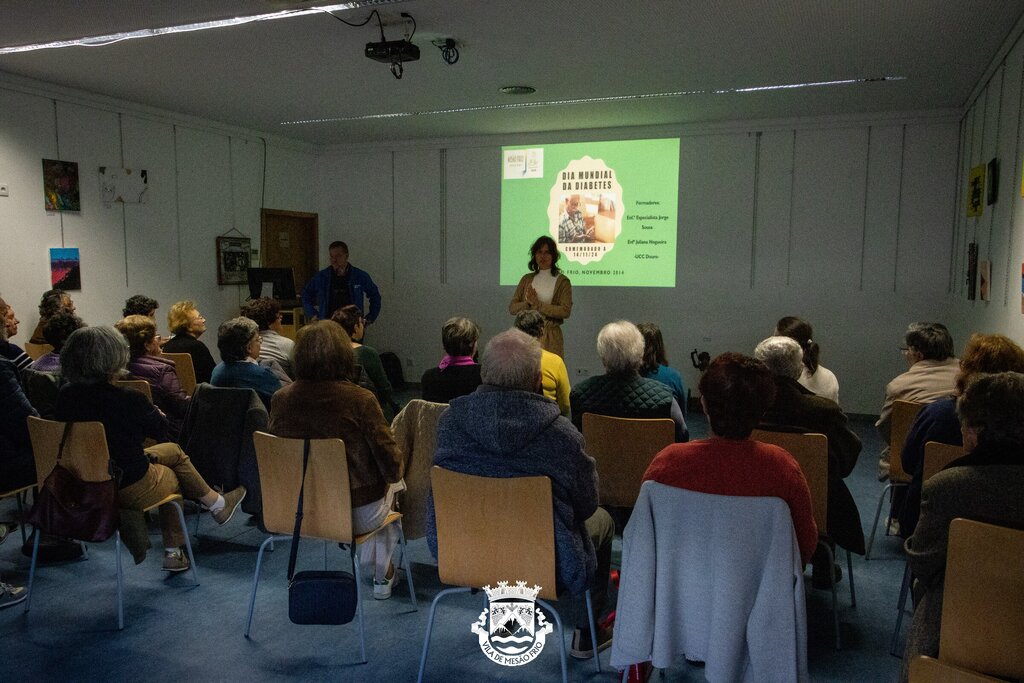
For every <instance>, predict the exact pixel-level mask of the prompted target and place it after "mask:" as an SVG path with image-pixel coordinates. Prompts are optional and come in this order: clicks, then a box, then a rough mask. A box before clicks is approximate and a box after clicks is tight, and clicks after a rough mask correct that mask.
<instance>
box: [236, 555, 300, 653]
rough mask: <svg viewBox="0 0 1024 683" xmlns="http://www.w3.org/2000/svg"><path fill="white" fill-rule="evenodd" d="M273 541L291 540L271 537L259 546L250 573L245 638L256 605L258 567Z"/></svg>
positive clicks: (247, 634) (250, 625)
mask: <svg viewBox="0 0 1024 683" xmlns="http://www.w3.org/2000/svg"><path fill="white" fill-rule="evenodd" d="M275 539H277V540H285V539H287V540H291V536H271V537H269V538H267V539H266V540H265V541H263V543H261V544H260V551H259V552H258V553H256V570H255V571H254V572H253V573H252V593H250V594H249V616H248V618H247V619H246V621H245V637H246V638H248V637H249V630H250V628H252V611H253V607H254V606H255V605H256V587H257V586H258V585H259V583H260V566H261V565H262V564H263V551H265V550H266V549H267V546H268V545H270V544H272V543H273V542H274V540H275Z"/></svg>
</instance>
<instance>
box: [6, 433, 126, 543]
mask: <svg viewBox="0 0 1024 683" xmlns="http://www.w3.org/2000/svg"><path fill="white" fill-rule="evenodd" d="M72 424H73V423H71V422H68V423H67V424H65V425H64V434H63V435H62V436H61V440H60V450H59V451H58V452H57V464H56V465H55V466H54V468H53V471H52V472H50V474H49V475H48V476H47V477H46V479H45V480H43V486H42V488H41V489H40V490H39V494H38V495H37V496H36V498H35V503H34V504H33V505H32V510H31V511H30V512H29V513H28V517H27V518H26V521H27V522H28V523H29V524H31V525H32V526H34V527H36V528H38V529H40V530H42V531H43V533H46V534H53V535H56V536H64V537H67V538H74V539H76V540H79V541H105V540H107V539H108V538H110V537H111V536H113V535H114V532H115V531H116V530H117V523H118V508H117V482H116V481H115V480H114V478H113V477H111V478H110V479H108V480H107V481H82V480H81V479H79V478H78V477H76V476H75V475H74V474H73V473H72V472H71V471H70V470H68V469H66V468H65V467H62V466H61V464H60V457H61V455H63V453H64V444H65V442H66V441H67V438H68V434H70V433H71V426H72Z"/></svg>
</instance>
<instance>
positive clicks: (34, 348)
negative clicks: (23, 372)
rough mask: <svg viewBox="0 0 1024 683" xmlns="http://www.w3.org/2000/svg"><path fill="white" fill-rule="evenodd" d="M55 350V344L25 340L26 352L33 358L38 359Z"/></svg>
mask: <svg viewBox="0 0 1024 683" xmlns="http://www.w3.org/2000/svg"><path fill="white" fill-rule="evenodd" d="M50 351H53V346H52V345H50V344H33V343H32V342H25V353H27V354H28V357H29V358H31V359H32V360H38V359H39V358H40V357H41V356H44V355H46V354H48V353H49V352H50Z"/></svg>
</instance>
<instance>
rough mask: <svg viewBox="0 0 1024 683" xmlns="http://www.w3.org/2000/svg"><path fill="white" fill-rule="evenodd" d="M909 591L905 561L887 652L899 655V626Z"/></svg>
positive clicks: (908, 577)
mask: <svg viewBox="0 0 1024 683" xmlns="http://www.w3.org/2000/svg"><path fill="white" fill-rule="evenodd" d="M908 593H910V563H909V562H907V564H906V566H904V568H903V581H902V582H901V583H900V597H899V598H897V600H896V626H895V627H894V628H893V630H892V639H891V640H890V641H889V654H891V655H892V656H893V657H899V656H900V652H899V649H898V647H897V646H898V645H899V641H900V627H901V626H902V625H903V612H904V605H906V604H907V594H908Z"/></svg>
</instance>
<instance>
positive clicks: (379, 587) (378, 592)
mask: <svg viewBox="0 0 1024 683" xmlns="http://www.w3.org/2000/svg"><path fill="white" fill-rule="evenodd" d="M397 585H398V569H397V568H395V569H394V573H393V574H392V575H391V578H390V579H384V580H383V581H378V580H377V579H374V580H373V598H374V600H387V599H388V598H390V597H391V590H392V589H393V588H394V587H395V586H397Z"/></svg>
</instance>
